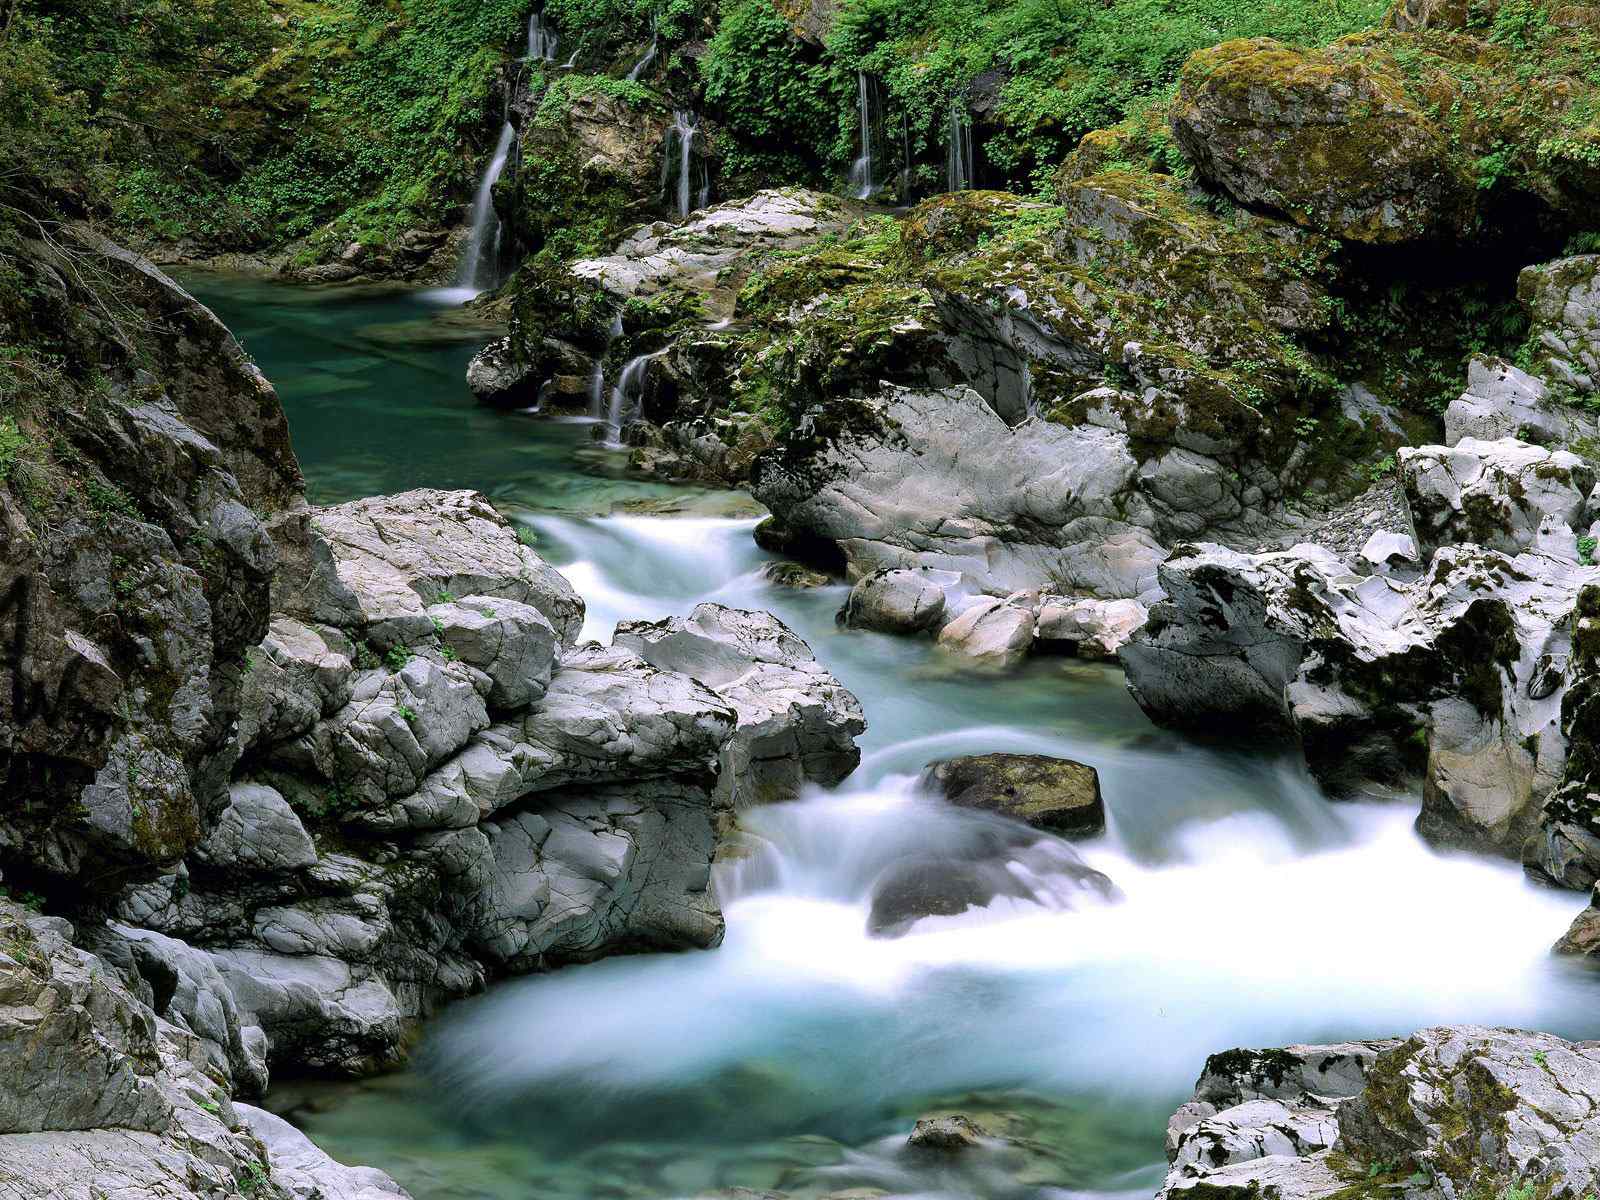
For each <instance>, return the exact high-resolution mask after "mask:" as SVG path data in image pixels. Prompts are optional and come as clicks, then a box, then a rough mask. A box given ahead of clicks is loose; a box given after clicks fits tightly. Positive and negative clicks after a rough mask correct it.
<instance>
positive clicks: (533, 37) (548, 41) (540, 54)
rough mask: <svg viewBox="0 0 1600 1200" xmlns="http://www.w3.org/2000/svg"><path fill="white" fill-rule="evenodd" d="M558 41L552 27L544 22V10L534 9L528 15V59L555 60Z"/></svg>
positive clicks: (538, 60)
mask: <svg viewBox="0 0 1600 1200" xmlns="http://www.w3.org/2000/svg"><path fill="white" fill-rule="evenodd" d="M560 41H561V39H560V38H558V37H557V36H556V31H555V29H554V27H553V26H550V25H547V24H545V19H544V10H543V9H538V8H536V9H534V10H533V12H532V13H530V14H529V15H528V61H529V62H555V60H556V46H557V45H558V44H559V43H560Z"/></svg>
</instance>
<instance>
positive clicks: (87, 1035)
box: [0, 900, 287, 1200]
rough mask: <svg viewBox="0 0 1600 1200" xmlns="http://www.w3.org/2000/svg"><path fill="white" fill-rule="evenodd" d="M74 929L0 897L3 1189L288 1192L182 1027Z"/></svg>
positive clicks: (141, 1199)
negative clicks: (78, 944) (78, 942)
mask: <svg viewBox="0 0 1600 1200" xmlns="http://www.w3.org/2000/svg"><path fill="white" fill-rule="evenodd" d="M71 933H72V929H71V927H70V926H68V925H67V923H66V922H64V921H61V920H58V919H54V918H46V917H38V916H34V915H32V914H29V913H28V912H27V911H26V910H24V909H22V908H20V907H18V906H16V905H13V904H10V903H8V902H6V901H3V900H0V996H4V997H5V1004H4V1006H3V1007H0V1195H5V1196H7V1197H17V1198H18V1200H23V1198H25V1197H35V1196H52V1197H67V1198H70V1200H92V1198H93V1197H95V1196H99V1195H104V1194H106V1193H105V1190H104V1189H106V1188H113V1189H115V1192H116V1194H117V1195H118V1196H125V1197H128V1198H129V1200H187V1198H189V1197H194V1196H208V1197H210V1196H215V1197H218V1198H219V1200H220V1198H221V1197H223V1196H230V1195H236V1194H239V1193H240V1192H241V1191H243V1190H244V1189H245V1188H246V1187H247V1186H248V1187H249V1189H250V1190H251V1191H252V1193H253V1194H255V1195H258V1196H262V1197H266V1198H268V1200H286V1195H287V1193H285V1192H284V1191H283V1190H282V1189H281V1187H280V1185H279V1184H278V1183H277V1181H276V1180H274V1179H273V1178H271V1175H270V1171H269V1168H268V1165H267V1164H266V1163H265V1162H264V1161H263V1158H262V1156H261V1152H260V1150H259V1148H258V1147H257V1146H256V1145H255V1143H254V1142H253V1141H252V1140H251V1139H250V1138H248V1137H242V1136H240V1135H239V1134H238V1133H235V1132H233V1127H234V1126H235V1117H234V1113H233V1110H232V1106H231V1104H230V1102H229V1097H228V1093H227V1091H226V1090H225V1089H221V1088H219V1087H218V1086H217V1085H216V1084H215V1083H214V1082H213V1081H212V1080H211V1079H209V1078H207V1076H206V1075H205V1074H204V1073H202V1071H201V1070H200V1069H199V1068H198V1067H197V1066H196V1065H195V1063H194V1062H193V1061H191V1058H190V1053H191V1050H190V1046H189V1044H188V1043H189V1040H190V1035H189V1034H188V1033H186V1032H185V1031H183V1030H181V1029H179V1028H177V1027H176V1026H173V1025H169V1024H168V1023H167V1022H165V1021H162V1020H161V1019H160V1018H158V1017H157V1016H156V1015H155V1014H154V1013H153V1012H152V1011H151V1010H150V1008H149V1006H148V1005H146V1004H144V1003H143V1002H141V1001H140V1000H139V998H138V997H137V996H135V995H134V994H133V993H132V992H130V991H129V990H128V989H127V988H126V987H125V986H124V985H123V984H122V982H121V981H120V979H119V978H118V976H117V973H116V972H115V971H113V970H111V969H110V968H108V967H107V966H106V965H105V964H103V963H102V962H101V961H100V960H99V959H97V958H95V957H94V956H93V955H91V954H88V953H86V952H84V951H82V950H79V949H76V948H75V947H73V946H72V945H71V944H70V943H69V942H68V941H67V937H68V936H69V935H70V934H71Z"/></svg>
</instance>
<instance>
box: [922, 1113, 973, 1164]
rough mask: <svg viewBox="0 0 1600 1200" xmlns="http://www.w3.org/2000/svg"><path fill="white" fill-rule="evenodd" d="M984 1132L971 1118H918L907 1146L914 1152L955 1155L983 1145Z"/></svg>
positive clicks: (959, 1115) (958, 1115) (955, 1114)
mask: <svg viewBox="0 0 1600 1200" xmlns="http://www.w3.org/2000/svg"><path fill="white" fill-rule="evenodd" d="M983 1141H984V1137H983V1130H982V1129H980V1128H979V1127H978V1125H977V1124H975V1123H974V1122H973V1121H972V1119H971V1118H970V1117H964V1116H962V1115H961V1114H960V1113H954V1114H952V1115H950V1116H948V1117H918V1118H917V1124H916V1126H915V1128H913V1129H912V1130H911V1136H910V1137H908V1138H906V1145H907V1146H909V1147H911V1148H912V1149H913V1150H924V1151H931V1152H934V1153H937V1154H955V1153H959V1152H960V1151H962V1150H971V1149H973V1148H974V1147H977V1146H981V1145H983Z"/></svg>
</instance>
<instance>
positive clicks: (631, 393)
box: [606, 350, 666, 444]
mask: <svg viewBox="0 0 1600 1200" xmlns="http://www.w3.org/2000/svg"><path fill="white" fill-rule="evenodd" d="M665 353H666V351H665V350H657V351H656V352H655V353H654V354H641V355H639V357H638V358H630V359H629V360H628V362H627V365H625V366H624V367H623V368H622V374H621V375H620V376H618V378H617V386H616V387H614V388H612V389H611V407H610V409H609V410H608V411H607V413H606V424H607V425H609V426H611V442H612V444H620V443H621V441H622V422H623V420H624V419H625V418H626V417H627V416H628V414H629V413H630V412H632V411H633V410H634V409H636V408H637V407H638V403H639V396H640V393H642V392H643V391H644V376H645V372H646V371H648V370H649V369H650V363H651V361H652V360H653V359H657V358H660V357H661V356H662V355H663V354H665Z"/></svg>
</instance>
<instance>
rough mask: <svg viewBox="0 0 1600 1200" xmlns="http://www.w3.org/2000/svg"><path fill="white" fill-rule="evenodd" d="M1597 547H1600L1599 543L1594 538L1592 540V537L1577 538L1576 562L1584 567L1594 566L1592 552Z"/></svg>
mask: <svg viewBox="0 0 1600 1200" xmlns="http://www.w3.org/2000/svg"><path fill="white" fill-rule="evenodd" d="M1597 545H1600V541H1597V540H1596V539H1595V538H1592V537H1581V538H1579V539H1578V561H1579V562H1580V563H1582V564H1583V565H1584V566H1586V567H1592V566H1594V565H1595V560H1594V552H1595V547H1596V546H1597Z"/></svg>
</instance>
